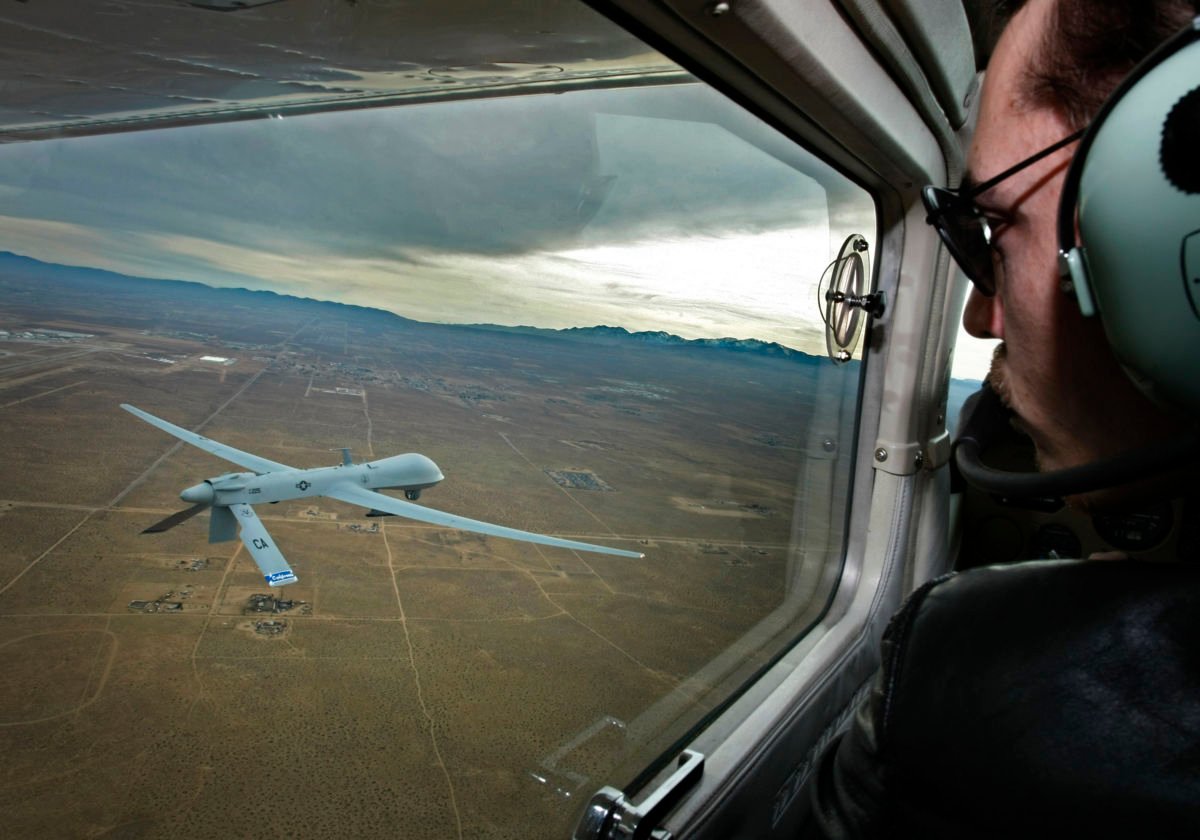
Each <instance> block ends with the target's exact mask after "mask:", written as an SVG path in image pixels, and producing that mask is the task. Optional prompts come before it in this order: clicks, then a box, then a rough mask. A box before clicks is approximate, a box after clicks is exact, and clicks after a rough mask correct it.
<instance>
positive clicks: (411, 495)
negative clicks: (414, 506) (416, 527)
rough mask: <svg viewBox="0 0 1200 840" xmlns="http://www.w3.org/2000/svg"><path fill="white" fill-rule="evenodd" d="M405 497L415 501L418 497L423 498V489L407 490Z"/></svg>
mask: <svg viewBox="0 0 1200 840" xmlns="http://www.w3.org/2000/svg"><path fill="white" fill-rule="evenodd" d="M404 498H406V499H408V500H409V501H410V502H415V501H416V500H417V499H419V498H421V491H420V490H405V491H404Z"/></svg>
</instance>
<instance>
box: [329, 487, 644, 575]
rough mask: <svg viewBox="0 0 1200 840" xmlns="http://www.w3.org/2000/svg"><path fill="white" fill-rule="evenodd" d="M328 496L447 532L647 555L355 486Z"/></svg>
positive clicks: (616, 553)
mask: <svg viewBox="0 0 1200 840" xmlns="http://www.w3.org/2000/svg"><path fill="white" fill-rule="evenodd" d="M324 495H326V496H329V497H330V498H333V499H337V500H339V501H342V502H349V503H350V504H352V505H359V506H361V507H365V508H373V509H375V510H381V511H383V512H384V513H391V514H394V515H396V516H403V517H405V518H407V519H415V520H417V521H418V522H428V523H430V524H431V525H445V526H446V527H447V528H458V529H459V530H460V531H473V532H475V533H476V534H488V535H489V536H493V537H504V538H505V539H510V540H521V541H523V542H531V543H538V544H539V545H552V546H555V547H557V548H573V549H575V550H576V551H592V552H595V553H597V554H614V555H616V556H617V557H633V558H635V559H636V558H640V557H645V556H646V555H644V554H641V553H639V552H636V551H624V550H622V549H619V548H608V547H607V546H603V545H592V544H591V543H585V542H576V541H575V540H563V539H559V538H558V537H548V536H546V535H544V534H534V533H532V532H531V531H518V530H517V529H516V528H505V527H504V526H503V525H492V524H491V523H490V522H480V521H479V520H477V519H467V518H466V517H465V516H455V515H454V514H452V513H443V512H442V511H440V510H433V509H432V508H427V507H423V506H421V505H414V504H413V503H412V502H406V501H403V500H401V499H395V498H392V497H391V496H385V495H384V494H383V493H376V492H375V491H373V490H365V489H363V488H361V487H355V486H354V485H352V484H343V485H340V486H338V487H336V488H334V489H333V490H329V491H326V492H325V494H324Z"/></svg>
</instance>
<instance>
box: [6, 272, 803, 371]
mask: <svg viewBox="0 0 1200 840" xmlns="http://www.w3.org/2000/svg"><path fill="white" fill-rule="evenodd" d="M6 274H24V275H26V276H32V277H45V278H47V279H53V280H54V282H56V283H59V284H64V285H67V286H70V287H74V288H78V289H79V290H80V291H81V292H87V293H89V294H96V293H99V292H103V291H106V290H107V291H110V292H120V293H124V294H129V293H131V292H135V293H136V292H138V291H140V292H146V291H150V290H153V291H156V292H159V293H164V292H166V293H169V294H170V295H171V297H172V299H173V300H176V301H189V300H190V301H194V302H195V303H197V304H201V303H203V304H204V305H207V306H231V305H236V304H237V302H238V301H243V302H246V303H254V304H259V305H261V304H264V303H272V304H276V305H297V304H299V305H304V306H320V307H326V308H330V309H331V310H333V309H337V310H340V311H342V312H343V313H345V312H346V311H347V310H349V311H353V312H355V313H357V314H359V315H360V316H361V315H367V316H369V317H370V318H372V319H376V320H379V319H382V320H385V321H389V322H391V324H392V325H399V324H400V323H402V324H404V325H407V326H417V325H420V324H423V323H424V322H421V321H415V320H413V319H411V318H405V317H404V316H402V315H397V314H396V313H394V312H390V311H387V310H383V309H375V308H373V307H369V306H359V305H356V304H351V303H337V302H335V301H328V300H317V299H314V298H305V297H298V296H296V295H287V294H279V293H278V292H270V291H254V290H250V289H243V288H235V287H227V286H208V285H206V284H204V283H197V282H195V281H190V280H166V279H148V278H144V277H130V276H128V275H125V274H119V273H117V272H114V271H106V270H104V269H100V268H84V267H81V266H69V265H59V264H56V263H47V262H42V261H41V260H36V259H33V258H31V257H23V256H21V255H19V254H13V253H11V252H8V251H0V276H3V275H6ZM201 298H203V300H201ZM439 326H447V325H439ZM453 326H455V327H460V328H463V329H472V330H486V331H488V332H502V333H511V334H518V335H524V336H541V337H546V338H569V339H576V340H583V341H590V342H594V343H597V344H608V345H620V344H625V345H628V344H629V343H631V342H635V343H638V344H643V345H646V344H649V345H654V346H660V347H678V348H685V349H711V350H725V351H730V352H736V353H747V354H752V355H755V356H769V357H774V358H779V359H789V360H792V361H797V362H803V363H812V362H817V361H820V360H821V359H823V358H824V357H823V356H813V355H811V354H809V353H804V352H801V351H799V350H793V349H791V348H790V347H784V346H783V345H782V344H778V343H776V342H766V341H759V340H757V339H753V338H749V339H739V338H696V339H688V338H682V337H680V336H677V335H673V334H671V333H668V332H663V331H662V330H658V331H652V332H630V331H629V330H627V329H625V328H624V327H609V326H595V327H569V328H567V329H560V330H556V329H547V328H543V327H526V326H519V327H508V326H502V325H499V324H454V325H453Z"/></svg>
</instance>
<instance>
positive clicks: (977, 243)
mask: <svg viewBox="0 0 1200 840" xmlns="http://www.w3.org/2000/svg"><path fill="white" fill-rule="evenodd" d="M1083 133H1084V132H1083V131H1082V130H1081V131H1076V132H1075V133H1074V134H1071V135H1069V136H1067V137H1064V138H1063V139H1061V140H1059V141H1058V142H1057V143H1055V144H1054V145H1052V146H1047V147H1046V148H1044V149H1042V150H1041V151H1040V152H1038V153H1037V154H1035V155H1033V156H1031V157H1027V158H1025V160H1023V161H1021V162H1020V163H1018V164H1017V165H1016V166H1012V167H1009V168H1008V169H1006V170H1004V171H1003V172H1001V173H1000V174H999V175H997V176H996V177H994V178H990V179H988V180H987V181H984V182H983V183H982V184H979V185H978V186H974V187H971V188H969V189H967V190H965V191H964V190H963V189H961V188H960V189H956V190H946V189H942V188H941V187H933V186H928V187H925V188H924V189H922V190H921V200H922V201H923V202H924V204H925V211H926V213H927V214H928V215H927V216H926V217H925V221H926V222H927V223H929V224H931V225H933V227H934V229H935V230H937V232H938V235H939V236H940V237H942V241H943V242H945V243H946V250H948V251H949V252H950V256H952V257H954V261H955V262H957V263H958V264H959V266H960V267H961V268H962V270H963V273H965V274H966V275H967V279H968V280H970V281H971V282H972V283H974V284H975V288H976V289H978V290H979V292H980V294H982V295H984V296H985V297H991V296H992V295H994V294H996V272H995V267H994V266H993V263H992V229H991V228H990V227H989V226H988V221H987V217H986V216H984V214H983V211H982V210H980V209H979V207H978V205H976V204H975V198H976V197H977V196H979V195H982V194H983V193H985V192H987V191H988V190H990V189H991V188H992V187H994V186H996V185H997V184H999V183H1000V182H1001V181H1003V180H1004V179H1005V178H1008V177H1010V176H1012V175H1016V174H1017V173H1018V172H1020V171H1021V170H1022V169H1024V168H1025V167H1027V166H1031V165H1032V164H1035V163H1037V162H1038V161H1039V160H1041V159H1042V158H1044V157H1046V156H1047V155H1050V154H1053V153H1054V152H1057V151H1058V150H1059V149H1061V148H1062V147H1063V146H1067V145H1069V144H1071V143H1074V142H1075V141H1076V140H1078V139H1079V138H1080V137H1082V136H1083Z"/></svg>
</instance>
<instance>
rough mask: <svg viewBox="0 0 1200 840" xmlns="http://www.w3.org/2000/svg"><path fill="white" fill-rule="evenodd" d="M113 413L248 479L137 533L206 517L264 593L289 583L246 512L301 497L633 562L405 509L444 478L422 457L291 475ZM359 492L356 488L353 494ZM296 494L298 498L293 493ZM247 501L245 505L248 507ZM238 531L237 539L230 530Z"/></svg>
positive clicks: (212, 487)
mask: <svg viewBox="0 0 1200 840" xmlns="http://www.w3.org/2000/svg"><path fill="white" fill-rule="evenodd" d="M121 408H123V409H125V410H126V411H128V412H129V413H130V414H132V415H134V416H135V417H139V418H141V419H142V420H145V421H146V422H147V423H149V424H150V425H152V426H155V427H157V428H159V429H161V430H163V431H164V432H166V433H168V434H171V435H174V436H175V437H177V438H179V439H180V440H182V441H183V442H184V443H189V444H191V445H192V446H195V447H197V448H199V449H203V450H204V451H205V452H210V453H212V454H213V455H216V456H217V457H218V458H224V459H225V460H226V461H230V462H232V463H234V464H237V465H238V466H241V467H245V468H247V469H250V470H253V472H234V473H225V474H224V475H219V476H216V477H215V478H209V479H205V480H204V481H202V482H200V483H199V484H195V485H193V486H191V487H188V488H187V489H186V490H184V491H183V492H182V493H180V494H179V497H180V498H181V499H183V500H184V501H185V502H191V503H192V507H190V508H188V509H186V510H181V511H179V512H178V513H173V514H171V515H170V516H168V517H166V518H165V519H163V520H161V521H159V522H156V523H154V524H153V525H151V526H150V527H149V528H147V529H146V530H144V531H143V532H142V533H144V534H157V533H161V532H163V531H166V530H168V529H170V528H174V527H175V526H176V525H179V524H180V523H182V522H186V521H187V520H188V519H190V518H192V517H193V516H195V515H196V514H197V513H200V512H201V511H203V510H210V509H211V511H212V518H211V520H210V521H209V526H208V541H209V542H225V541H227V540H232V539H234V537H236V536H240V537H241V540H242V543H243V544H244V545H245V546H246V549H247V550H248V551H249V552H250V555H251V556H252V557H253V558H254V562H255V563H257V564H258V568H259V569H260V570H261V571H262V573H263V578H264V579H265V580H266V582H267V583H268V584H270V585H271V586H286V585H287V584H289V583H295V582H296V581H297V580H299V578H297V577H296V575H295V573H294V572H293V571H292V569H291V567H290V566H289V565H288V562H287V560H286V559H284V556H283V554H281V553H280V551H279V549H278V548H277V547H276V546H275V545H274V544H273V543H272V542H271V540H270V538H269V535H268V534H267V529H266V527H265V526H264V525H263V523H262V520H261V519H259V518H258V514H256V513H255V512H254V508H252V507H251V504H262V503H266V502H284V501H288V500H291V499H296V498H300V497H301V496H305V497H312V496H327V497H329V498H331V499H337V500H338V501H341V502H348V503H350V504H352V505H358V506H360V507H365V508H367V509H368V510H369V511H370V513H368V514H367V515H368V516H403V517H405V518H408V519H415V520H417V521H418V522H427V523H429V524H431V525H443V526H446V527H448V528H457V529H459V530H461V531H472V532H474V533H477V534H487V535H488V536H494V537H503V538H505V539H510V540H521V541H523V542H530V543H537V544H539V545H548V546H554V547H556V548H570V549H574V550H575V551H590V552H595V553H598V554H613V555H616V556H618V557H632V558H641V557H644V556H645V555H644V554H641V553H640V552H637V551H624V550H622V549H619V548H608V547H607V546H602V545H593V544H592V543H585V542H578V541H576V540H565V539H560V538H559V537H551V536H547V535H545V534H535V533H532V532H530V531H521V530H518V529H516V528H507V527H505V526H503V525H493V524H492V523H490V522H480V521H478V520H475V519H468V518H467V517H465V516H455V515H454V514H451V513H443V512H442V511H439V510H433V509H431V508H427V507H423V506H421V505H416V504H413V502H414V501H416V500H417V498H418V497H419V496H420V495H421V491H422V490H425V489H427V488H429V487H432V486H434V485H435V484H437V483H438V482H440V481H442V480H443V479H444V478H445V476H443V475H442V471H441V470H440V469H438V466H437V464H435V463H434V462H433V461H432V460H430V459H429V458H427V457H425V456H424V455H420V454H417V453H415V452H409V453H407V454H405V455H393V456H392V457H390V458H381V459H379V460H376V461H369V462H367V463H363V464H355V463H353V462H352V461H351V460H350V451H349V450H348V449H343V450H342V463H341V464H338V465H337V466H333V467H315V468H313V469H296V468H294V467H289V466H288V465H287V464H280V463H278V462H276V461H270V460H268V459H266V458H262V457H260V456H258V455H252V454H251V453H249V452H243V451H242V450H240V449H234V448H233V447H232V446H227V445H226V444H223V443H219V442H217V441H215V440H210V439H209V438H206V437H204V436H203V435H198V434H196V433H195V432H189V431H188V430H187V429H184V428H181V427H179V426H176V425H175V424H174V423H169V422H167V421H166V420H163V419H161V418H158V417H155V416H154V415H153V414H148V413H146V412H145V411H142V410H141V409H140V408H135V407H134V406H132V405H126V404H122V405H121ZM359 485H361V486H359ZM381 489H392V490H403V491H404V496H405V498H407V499H408V500H409V501H403V500H401V499H396V498H393V497H391V496H387V495H384V494H383V493H377V492H375V491H376V490H381ZM297 491H299V492H297ZM250 497H253V499H252V500H251V498H250ZM239 525H240V526H241V527H240V531H239V528H238V526H239Z"/></svg>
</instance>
